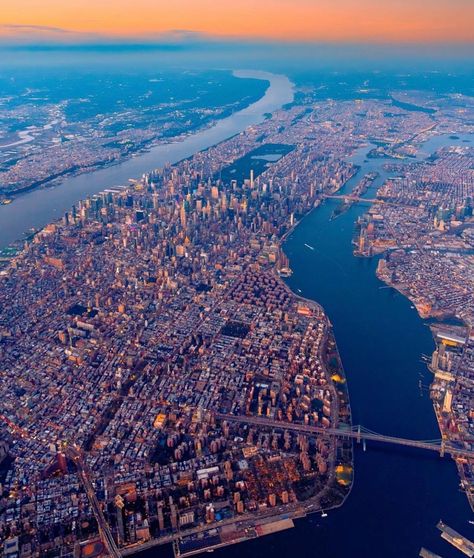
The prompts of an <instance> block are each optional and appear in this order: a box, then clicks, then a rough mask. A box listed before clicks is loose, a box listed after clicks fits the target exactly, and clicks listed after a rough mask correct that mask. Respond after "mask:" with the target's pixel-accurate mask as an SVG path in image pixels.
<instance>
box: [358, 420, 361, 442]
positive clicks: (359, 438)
mask: <svg viewBox="0 0 474 558" xmlns="http://www.w3.org/2000/svg"><path fill="white" fill-rule="evenodd" d="M360 440H361V436H360V424H359V425H357V443H358V444H360Z"/></svg>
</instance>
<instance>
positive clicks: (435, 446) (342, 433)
mask: <svg viewBox="0 0 474 558" xmlns="http://www.w3.org/2000/svg"><path fill="white" fill-rule="evenodd" d="M216 418H217V419H220V420H227V421H229V422H243V423H247V424H254V425H255V426H267V427H270V428H279V429H282V430H290V431H294V432H303V433H307V434H323V435H325V436H337V437H339V438H352V439H355V440H357V441H361V440H372V441H375V442H383V443H386V444H392V445H398V446H406V447H412V448H420V449H425V450H429V451H436V452H437V453H439V454H440V455H441V456H443V455H444V454H449V455H451V456H452V457H454V458H466V459H474V451H469V450H466V449H459V448H455V447H453V446H451V445H450V444H449V443H447V442H444V441H442V440H409V439H407V438H397V437H395V436H385V435H384V434H378V433H377V432H372V431H371V430H369V429H367V428H364V427H363V426H360V425H357V426H353V427H352V428H351V429H343V428H323V427H322V426H310V425H306V424H293V423H289V422H281V421H276V420H271V419H267V418H264V417H252V416H236V415H227V414H217V415H216Z"/></svg>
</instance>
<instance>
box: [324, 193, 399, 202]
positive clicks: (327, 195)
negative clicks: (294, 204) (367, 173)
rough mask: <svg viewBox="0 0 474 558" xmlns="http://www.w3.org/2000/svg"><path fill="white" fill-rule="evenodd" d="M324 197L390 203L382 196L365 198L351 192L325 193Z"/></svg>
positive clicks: (327, 198)
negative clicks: (344, 193) (381, 197)
mask: <svg viewBox="0 0 474 558" xmlns="http://www.w3.org/2000/svg"><path fill="white" fill-rule="evenodd" d="M323 198H324V199H326V200H342V201H352V202H362V203H368V204H373V203H381V204H382V203H390V202H386V201H384V200H381V199H380V198H363V197H361V196H354V195H351V194H347V195H345V196H344V195H343V194H332V195H331V194H325V195H324V196H323Z"/></svg>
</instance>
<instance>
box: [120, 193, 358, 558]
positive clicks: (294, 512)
mask: <svg viewBox="0 0 474 558" xmlns="http://www.w3.org/2000/svg"><path fill="white" fill-rule="evenodd" d="M320 205H321V202H319V203H318V204H317V205H315V206H314V207H312V208H311V209H310V210H309V211H308V212H307V213H305V214H304V215H303V216H302V217H301V219H300V220H299V221H297V222H295V223H294V225H293V226H292V227H291V228H289V229H288V231H286V232H285V233H284V234H283V235H282V236H281V238H279V240H278V246H279V248H280V249H281V250H282V251H283V245H284V243H285V240H286V239H287V238H288V236H289V235H290V234H291V233H292V232H293V231H294V230H295V229H296V228H297V227H298V225H300V224H301V223H302V222H303V220H304V219H306V218H307V217H308V216H309V215H310V214H311V213H313V211H315V210H316V209H318V208H319V207H320ZM272 271H273V274H274V275H275V278H276V279H277V280H278V281H279V282H280V284H281V285H282V287H284V288H285V290H286V291H287V292H288V293H289V294H290V295H291V296H292V297H293V298H295V299H296V300H297V301H302V302H304V303H305V304H308V305H309V306H312V307H314V308H315V309H316V310H317V311H319V312H321V313H322V314H323V316H324V321H325V323H326V327H327V328H328V334H329V335H328V338H327V340H326V344H325V347H326V348H327V343H328V341H329V340H332V341H333V343H334V345H335V353H336V355H337V360H338V370H339V371H338V373H339V374H340V375H341V377H342V378H343V380H344V382H343V385H344V386H345V395H346V397H347V402H348V410H349V423H347V424H349V425H351V426H352V412H351V406H350V395H349V389H348V382H347V376H346V374H345V370H344V367H343V365H342V360H341V356H340V352H339V349H338V347H337V342H336V338H335V334H334V329H333V326H332V324H331V321H330V319H329V317H328V315H327V313H326V312H325V310H324V308H323V307H322V305H321V304H320V303H319V302H317V301H316V300H313V299H309V298H305V297H303V296H301V295H299V294H297V293H295V292H294V291H293V290H292V289H291V288H290V286H289V285H288V284H287V283H286V281H285V280H284V278H283V277H282V276H280V275H279V274H278V271H277V269H276V265H274V266H273V270H272ZM325 366H327V363H325ZM326 371H327V368H326ZM328 375H329V374H328ZM333 385H334V384H333ZM334 387H335V386H334ZM335 389H336V388H335ZM338 410H340V409H338ZM281 428H282V429H283V430H284V428H285V423H284V422H283V421H282V423H281ZM337 444H340V445H341V447H342V444H343V443H342V442H339V441H338V440H335V447H334V454H335V455H336V454H337V447H336V446H337ZM350 444H351V450H350V451H351V464H350V466H351V482H350V484H349V486H348V489H347V492H346V493H345V494H344V496H343V498H342V500H341V501H339V502H337V503H334V504H333V505H331V506H329V507H323V506H321V505H320V504H319V503H317V504H316V506H314V504H309V505H308V504H307V503H306V502H298V503H296V504H292V505H288V506H285V509H283V510H281V511H280V510H275V511H277V513H271V511H268V512H267V513H265V514H262V515H260V516H258V518H255V517H254V516H253V514H243V515H240V516H238V517H234V518H232V519H229V520H227V521H225V520H224V521H222V522H216V523H211V524H207V525H203V526H199V527H195V528H193V529H190V531H189V533H184V537H187V536H190V535H192V534H194V533H201V532H206V531H210V530H212V529H216V528H219V527H223V526H226V525H233V524H238V523H243V522H245V521H247V522H251V521H252V520H253V522H254V524H255V526H258V525H260V524H261V520H263V519H271V520H272V522H278V521H279V520H282V519H287V518H290V519H302V518H304V517H307V516H309V515H313V514H317V513H320V512H321V513H323V512H328V511H332V510H337V509H339V508H341V507H342V506H343V505H344V504H345V503H346V501H347V499H348V498H349V496H350V495H351V492H352V488H353V486H354V477H355V463H354V454H355V450H354V441H353V440H351V441H350ZM333 475H334V476H333V477H332V478H331V476H330V478H329V480H328V483H327V484H326V486H325V487H324V488H323V489H322V490H321V491H320V492H319V493H318V494H316V495H315V496H313V497H312V498H311V499H310V500H309V501H311V500H315V499H316V500H317V501H319V499H320V498H321V496H322V495H323V494H324V493H325V492H327V491H330V490H331V488H333V486H336V487H337V481H336V479H335V473H334V474H333ZM280 507H283V506H280ZM268 534H272V533H265V534H262V535H258V536H257V537H249V538H248V539H237V540H229V541H228V542H224V543H220V544H218V545H210V546H208V547H205V548H203V549H200V550H198V551H195V552H190V553H185V554H182V556H191V555H193V554H200V553H203V552H212V551H213V550H214V549H218V548H224V547H227V546H233V545H235V544H238V543H240V542H247V541H249V540H253V539H254V538H261V537H263V536H265V535H268ZM182 537H183V534H181V533H175V534H172V535H167V536H165V537H160V538H156V539H151V540H150V541H147V542H145V543H143V544H142V545H139V546H129V547H124V548H123V549H121V552H122V554H123V555H124V556H132V555H135V554H138V553H141V552H145V551H147V550H150V549H152V548H155V547H157V546H163V545H166V544H173V543H176V542H177V541H179V539H181V538H182ZM175 556H178V554H175Z"/></svg>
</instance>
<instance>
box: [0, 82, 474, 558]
mask: <svg viewBox="0 0 474 558" xmlns="http://www.w3.org/2000/svg"><path fill="white" fill-rule="evenodd" d="M245 75H246V76H247V75H248V73H246V74H245ZM259 76H260V77H264V78H265V79H269V81H270V87H269V89H268V90H267V93H266V95H265V96H264V97H263V98H262V99H261V100H260V101H258V102H257V103H255V104H254V105H251V106H250V107H249V108H248V109H245V110H244V111H241V112H240V113H236V114H234V115H233V116H231V117H229V118H228V119H225V120H222V121H220V122H219V123H218V124H217V125H215V126H214V127H213V128H210V129H208V130H205V131H203V132H200V133H197V134H195V135H194V136H190V137H189V138H187V139H186V140H185V141H184V142H182V143H181V144H171V145H169V146H159V147H156V148H154V149H153V150H152V151H150V152H149V153H147V154H144V155H140V156H138V157H136V158H134V159H131V160H129V161H126V162H125V163H123V164H121V165H117V166H115V167H110V168H108V169H103V170H100V171H97V172H93V173H89V174H86V175H82V176H78V177H74V178H71V179H68V180H65V181H64V183H63V184H62V185H61V186H58V187H56V188H54V189H42V190H37V191H34V192H31V193H29V194H27V195H25V196H22V197H20V198H18V199H17V200H15V202H14V203H13V204H12V205H11V206H5V207H0V245H1V246H4V245H5V244H7V243H9V242H11V241H13V240H15V239H17V238H18V237H20V236H21V234H22V233H24V232H25V231H26V230H27V229H29V228H30V227H39V226H42V225H44V224H46V223H47V222H48V221H51V220H53V219H55V218H58V217H60V216H61V214H62V212H63V211H65V210H67V209H68V208H69V207H70V206H71V205H72V204H73V203H75V202H76V201H77V200H78V199H80V198H84V197H85V196H86V195H88V194H93V193H96V192H98V191H100V190H103V189H104V188H107V187H110V186H113V185H116V184H124V183H126V181H127V179H128V178H130V177H134V176H137V175H140V174H141V173H143V172H145V171H147V170H149V169H151V168H154V167H157V166H160V165H162V164H163V163H164V162H165V161H170V162H175V161H178V160H180V159H182V158H184V157H187V156H189V155H191V154H192V153H194V152H196V151H197V150H199V149H204V148H206V147H209V146H210V145H212V144H215V143H216V142H218V141H222V140H224V139H225V138H227V137H230V136H232V135H234V134H235V133H238V132H240V131H241V130H243V129H244V128H245V127H246V126H248V125H250V124H256V123H258V122H261V121H262V119H263V118H264V113H266V112H269V111H271V110H275V109H277V108H279V107H280V106H281V105H282V104H284V103H287V102H289V101H291V99H292V97H293V93H292V86H291V84H290V82H289V81H288V80H287V79H286V78H284V77H283V76H272V75H268V74H261V73H259ZM255 77H258V76H257V75H256V76H255ZM463 140H464V141H466V140H471V141H472V137H470V138H466V137H461V138H460V139H459V140H452V139H450V138H448V137H447V136H442V137H437V138H434V139H432V140H430V141H429V142H427V143H426V144H425V145H424V146H423V149H422V151H423V152H424V155H420V157H419V158H422V157H423V156H426V155H428V154H430V153H432V152H433V151H434V150H435V149H436V148H438V147H440V146H441V145H447V144H450V143H452V144H457V145H466V143H463ZM370 149H371V146H368V147H365V148H362V149H360V150H359V151H358V152H357V153H356V154H355V155H354V156H353V157H352V160H353V161H354V162H356V163H358V164H359V165H361V170H360V171H359V173H358V174H357V175H356V176H355V177H353V178H352V179H351V180H350V181H349V183H348V184H346V186H345V187H344V189H343V190H342V192H344V191H347V192H349V191H351V190H352V187H353V186H354V185H355V184H356V183H357V181H358V180H359V179H360V178H361V177H362V176H363V175H364V174H365V173H366V172H369V171H373V170H377V171H379V172H380V177H379V178H378V179H377V180H376V181H375V182H374V184H373V185H372V187H371V188H370V189H369V190H368V191H367V193H366V194H365V196H367V197H373V195H374V194H375V190H376V189H377V187H378V186H379V185H380V182H381V181H382V180H383V179H384V178H385V177H386V176H387V174H386V173H385V172H384V171H383V169H382V164H383V162H384V161H386V160H381V159H366V158H365V156H366V154H367V152H368V151H369V150H370ZM337 203H338V202H337V201H326V202H325V203H324V204H323V205H322V206H321V207H320V208H318V209H316V210H314V211H313V212H312V213H310V214H309V215H308V216H306V218H304V219H303V220H302V222H301V223H300V224H299V225H298V226H297V227H296V229H295V230H294V231H293V233H292V234H291V235H290V236H289V237H288V239H287V240H286V242H285V246H284V247H285V251H286V253H287V254H288V256H289V258H290V265H291V268H292V269H293V275H292V277H291V278H290V279H289V280H288V284H289V285H290V286H291V288H292V289H293V290H294V291H295V292H297V293H298V294H301V295H302V296H305V297H308V298H312V299H314V300H316V301H317V302H319V303H321V304H322V305H323V307H324V308H325V310H326V312H327V314H328V316H329V318H330V320H331V322H332V324H333V326H334V331H335V335H336V340H337V344H338V347H339V351H340V354H341V357H342V361H343V364H344V368H345V371H346V375H347V378H348V382H349V392H350V398H351V404H352V411H353V422H354V424H362V425H364V426H366V427H368V428H370V429H372V430H374V431H376V432H380V433H382V434H392V435H396V436H400V437H406V438H413V439H435V438H439V436H440V435H439V430H438V426H437V424H436V420H435V416H434V412H433V408H432V405H431V401H430V399H429V396H428V392H427V389H426V387H427V386H428V385H429V383H430V381H431V377H430V374H429V372H428V371H427V368H426V365H425V364H424V363H423V362H422V361H421V358H422V355H423V354H425V355H430V354H431V352H432V351H433V349H434V344H433V340H432V337H431V333H430V330H429V329H428V327H427V325H426V323H424V322H423V321H422V320H421V319H420V318H419V316H418V314H417V312H416V310H415V309H414V308H413V307H412V305H411V303H410V302H409V301H408V300H407V299H406V298H405V297H403V296H402V295H400V294H399V293H397V292H396V291H395V290H393V289H391V288H387V287H386V286H385V285H384V284H383V283H382V282H380V281H379V280H378V279H377V278H376V275H375V269H376V266H377V259H376V258H373V259H361V258H355V257H354V256H353V255H352V244H351V241H352V236H353V232H354V223H355V221H356V219H357V217H358V216H359V215H361V214H362V213H363V212H364V211H366V210H367V206H363V205H360V204H359V205H357V204H356V205H353V206H352V207H351V208H350V209H349V210H348V211H347V212H345V213H343V214H342V215H340V216H339V217H337V218H336V219H333V220H331V215H332V212H333V210H334V207H335V204H337ZM305 244H307V245H310V246H312V247H314V250H311V249H310V248H307V247H306V246H305ZM420 381H421V386H422V388H421V389H420ZM441 518H442V519H443V520H444V521H445V522H446V523H447V524H448V525H450V526H452V527H453V528H454V529H457V530H458V531H460V532H461V533H463V534H464V535H466V536H467V537H469V538H471V539H474V528H473V527H472V525H470V524H469V523H468V521H469V520H470V519H473V517H472V513H471V510H470V508H469V505H468V503H467V499H466V497H465V495H464V494H463V493H462V492H461V491H460V490H459V479H458V475H457V471H456V467H455V465H454V462H453V461H452V460H451V459H450V458H448V457H445V458H443V459H441V458H440V457H439V456H437V455H436V454H431V453H429V454H428V453H427V452H423V451H421V450H413V449H406V450H405V449H403V448H399V447H390V446H386V447H381V446H380V445H379V446H377V445H375V444H374V443H372V444H370V443H369V444H368V447H367V451H365V452H364V451H363V450H362V448H359V447H357V451H356V452H355V480H354V487H353V490H352V493H351V495H350V496H349V498H348V499H347V501H346V503H345V504H344V506H343V507H342V508H340V509H338V510H334V511H330V512H329V514H328V517H326V518H321V517H320V516H319V515H315V516H310V517H308V518H305V519H302V520H298V521H296V523H295V528H294V529H292V530H290V531H286V532H282V533H279V534H277V535H273V536H270V537H264V538H262V539H258V540H254V541H251V542H248V543H245V544H241V545H237V546H234V547H228V548H225V549H222V550H218V551H216V553H215V556H226V557H228V558H237V557H238V558H242V557H257V556H273V557H275V558H283V557H287V556H295V557H296V556H298V557H308V558H310V557H311V558H372V557H384V558H409V557H416V556H418V553H419V550H420V548H421V546H425V547H427V548H429V549H430V550H432V551H434V552H436V553H438V554H440V555H441V556H443V557H444V558H451V557H452V558H455V557H458V558H459V556H460V553H459V551H457V550H455V549H454V548H453V547H451V545H449V544H448V543H446V542H444V541H442V539H441V538H440V535H439V531H438V530H437V529H436V523H437V522H438V520H439V519H441ZM145 554H146V558H152V557H154V556H171V554H172V553H171V549H170V548H169V547H167V548H161V547H157V548H156V549H154V550H150V551H147V552H146V553H145ZM145 554H143V555H142V556H145Z"/></svg>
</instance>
